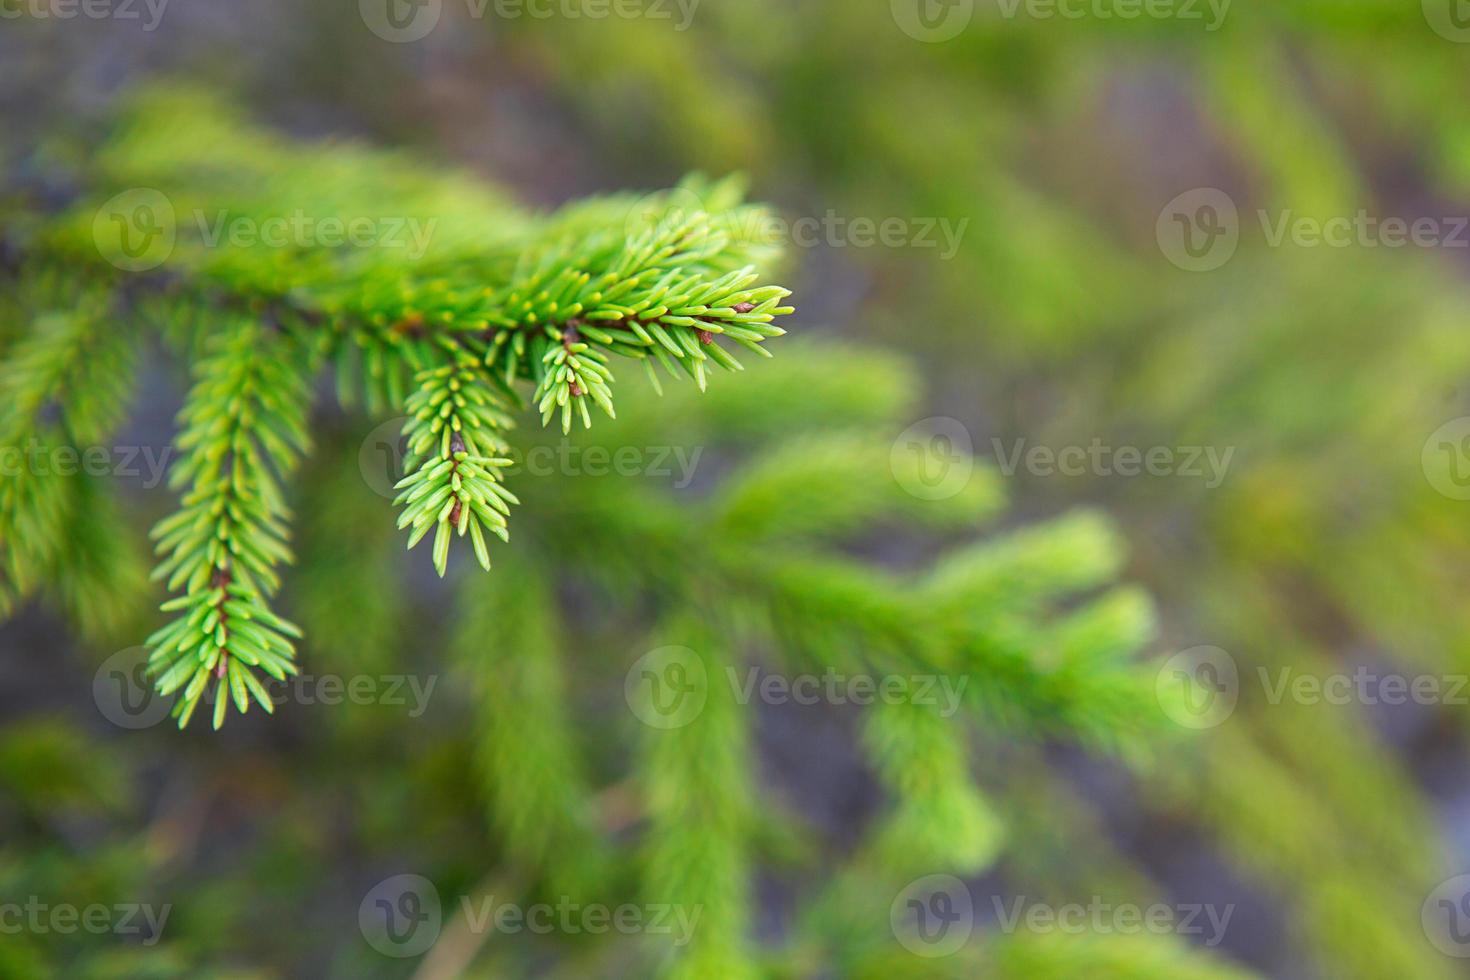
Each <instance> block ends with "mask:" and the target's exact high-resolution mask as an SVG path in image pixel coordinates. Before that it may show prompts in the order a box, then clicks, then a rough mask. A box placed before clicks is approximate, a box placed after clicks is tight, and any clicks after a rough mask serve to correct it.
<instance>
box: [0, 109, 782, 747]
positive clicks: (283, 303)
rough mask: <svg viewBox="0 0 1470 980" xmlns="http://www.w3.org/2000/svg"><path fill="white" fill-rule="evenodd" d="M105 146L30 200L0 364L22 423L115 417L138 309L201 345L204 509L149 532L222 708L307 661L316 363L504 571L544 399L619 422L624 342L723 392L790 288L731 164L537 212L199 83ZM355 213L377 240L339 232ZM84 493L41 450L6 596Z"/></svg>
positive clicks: (422, 501)
mask: <svg viewBox="0 0 1470 980" xmlns="http://www.w3.org/2000/svg"><path fill="white" fill-rule="evenodd" d="M90 150H91V152H92V153H93V154H94V159H95V161H96V166H95V168H94V170H93V171H92V172H89V173H87V174H86V179H87V181H88V182H89V185H90V186H89V191H90V192H89V193H85V194H83V195H82V196H81V197H80V199H79V200H77V201H75V202H73V204H72V205H71V206H70V207H69V208H68V209H66V211H65V213H63V214H61V215H52V214H46V213H43V212H42V211H41V210H40V209H34V210H32V209H30V208H28V206H27V205H28V203H29V202H28V201H27V200H26V198H25V197H22V198H20V200H19V202H18V203H16V204H13V205H11V207H13V208H14V209H15V213H14V214H12V215H10V218H11V221H10V224H11V227H13V228H14V229H16V234H15V236H14V237H15V239H16V240H15V241H12V242H9V243H7V244H8V245H9V246H10V247H11V248H12V249H13V250H14V251H15V252H16V253H17V254H18V255H19V256H20V258H19V259H18V260H17V261H15V262H13V263H12V268H11V270H10V275H11V276H12V277H13V278H14V279H15V280H16V282H17V289H16V292H17V295H18V296H19V297H20V302H19V304H18V305H19V310H18V311H17V312H18V313H19V314H20V316H21V317H23V318H25V319H27V320H28V321H29V330H28V331H24V332H23V334H22V336H21V337H20V339H19V340H18V341H17V342H16V344H15V346H14V347H13V349H12V351H11V353H10V357H9V361H8V364H7V366H6V368H5V369H4V372H3V375H0V393H3V394H0V403H3V404H4V405H5V406H6V408H5V409H4V411H3V415H0V432H3V434H4V435H5V436H7V437H8V439H7V444H8V445H17V444H21V443H24V442H25V441H26V439H27V438H38V439H42V440H47V439H64V440H65V441H67V442H69V443H70V444H73V445H76V446H85V445H88V444H91V443H96V442H98V441H99V440H101V439H103V438H104V437H105V435H106V433H107V431H108V427H109V426H110V425H112V424H115V423H116V422H117V421H118V416H120V415H121V414H122V412H123V409H124V407H125V404H126V401H127V394H128V387H127V383H126V378H127V373H126V371H125V370H120V369H119V363H121V364H124V365H125V364H126V362H127V360H128V359H129V358H130V356H131V355H130V345H133V344H136V343H137V342H139V341H140V340H141V339H142V329H143V328H146V327H149V326H151V327H156V328H158V329H159V332H160V333H161V335H162V336H163V337H164V338H165V339H167V340H169V341H171V342H172V343H173V344H174V345H175V347H176V348H178V349H179V350H180V352H181V353H183V354H184V355H185V356H186V357H188V358H189V359H190V360H191V361H192V363H193V365H194V367H193V380H194V386H193V389H192V391H191V392H190V394H189V397H188V400H187V403H186V404H185V406H184V409H183V411H182V413H181V415H180V419H179V421H180V425H181V433H180V436H179V439H178V443H177V447H176V448H177V449H178V451H179V452H180V454H181V455H180V458H179V459H178V460H177V461H176V462H175V464H174V467H173V470H172V473H171V476H170V485H171V486H172V487H173V488H175V489H176V490H179V491H181V492H182V499H181V504H180V508H179V510H178V511H177V512H176V513H174V514H172V515H171V516H169V517H167V518H165V519H164V520H162V521H161V522H160V523H159V524H158V525H157V527H156V528H155V529H154V532H153V533H154V537H155V538H156V539H157V551H158V563H157V566H156V568H155V570H154V577H155V578H157V579H161V580H163V581H164V582H165V583H166V584H167V587H168V589H169V590H170V591H171V592H173V593H175V597H174V598H172V599H170V600H169V601H168V602H167V603H165V605H164V607H163V608H164V610H165V611H166V612H169V613H171V614H173V615H174V616H175V618H174V619H173V620H172V621H171V622H169V623H168V624H167V625H165V626H164V627H163V628H162V629H160V630H158V631H157V632H156V633H154V634H153V635H152V636H151V637H150V638H149V641H148V646H149V647H150V649H151V650H152V659H151V669H152V672H153V674H154V676H155V677H156V678H157V683H158V689H159V691H160V692H161V693H163V694H172V693H174V692H180V694H181V696H180V697H179V698H178V699H177V701H176V703H175V711H176V714H177V717H178V721H179V724H180V726H183V725H185V724H187V723H188V721H189V720H190V718H191V717H192V716H193V715H194V713H195V711H196V709H197V708H198V706H199V704H200V703H201V701H202V700H205V699H206V698H208V699H209V700H211V701H212V704H213V708H212V714H213V723H214V725H215V727H219V726H220V725H221V724H222V723H223V721H224V718H225V715H226V713H227V712H228V710H229V706H230V705H233V706H234V707H235V708H236V709H237V710H239V711H241V712H244V711H246V710H247V709H248V707H249V705H250V703H251V702H252V701H254V702H257V703H259V704H260V705H261V706H262V707H264V708H265V709H266V710H270V701H269V699H268V697H267V696H266V695H265V692H264V689H263V688H262V687H261V679H260V674H262V673H263V674H266V675H269V676H271V677H274V678H277V679H283V678H285V677H286V676H287V675H288V674H291V673H294V672H296V670H297V669H298V668H297V665H296V649H295V645H294V643H293V641H294V640H295V639H297V638H299V637H300V631H299V630H297V628H296V627H295V626H294V625H292V624H291V623H290V622H289V621H287V620H286V619H283V618H282V617H281V616H279V615H277V614H276V613H275V612H274V611H272V608H271V606H270V600H271V597H272V596H273V595H274V594H275V593H276V592H277V591H278V589H279V587H280V573H281V569H282V566H284V565H286V564H288V563H289V562H290V561H291V557H292V556H291V550H290V544H289V541H290V536H291V534H290V519H291V512H290V508H289V506H288V503H287V501H288V499H289V496H290V493H289V490H288V487H287V484H286V479H287V478H288V477H289V476H290V475H291V472H292V470H293V469H295V467H296V466H297V464H298V463H299V461H300V459H301V457H302V455H303V454H304V453H305V452H307V451H308V449H309V446H310V442H311V440H310V438H309V435H308V432H307V418H308V415H309V412H310V409H311V400H312V394H313V390H314V386H313V379H314V376H315V374H316V373H317V367H318V365H320V364H322V363H325V362H330V363H331V364H332V365H333V366H334V371H335V374H336V387H337V391H338V394H339V396H340V398H341V399H342V400H343V401H344V402H346V403H349V404H351V403H355V402H356V401H357V400H358V399H364V400H365V401H366V404H367V406H368V408H369V409H370V410H371V411H373V412H375V413H378V414H385V413H388V412H397V413H398V414H401V415H406V416H407V417H408V421H407V423H406V424H405V427H404V436H405V437H406V440H407V446H408V455H407V458H406V460H405V464H406V465H405V472H404V474H403V475H402V480H401V482H400V483H399V484H398V487H397V488H396V489H398V490H400V491H401V493H400V494H399V496H398V498H397V500H396V503H397V504H398V505H399V506H400V508H401V509H400V513H399V518H398V524H399V527H400V528H402V529H404V530H405V531H406V532H407V534H408V538H407V542H408V546H409V547H410V548H412V547H413V546H414V545H416V544H418V543H419V542H420V541H421V540H424V539H425V538H429V537H430V536H431V535H432V549H433V563H434V566H435V568H436V569H437V571H438V573H439V574H440V575H441V576H442V575H444V574H445V571H446V568H447V564H448V561H449V551H450V544H451V541H452V540H453V539H454V538H456V537H459V538H467V539H468V544H469V545H470V546H471V547H472V550H473V553H474V556H475V558H476V560H477V561H478V562H479V564H480V565H482V566H483V567H484V568H485V569H486V570H488V569H489V568H490V567H491V553H490V547H489V545H488V542H487V537H489V536H491V535H493V536H495V537H497V538H500V539H502V540H509V533H510V532H509V528H510V506H511V505H512V504H515V503H518V500H517V497H516V495H515V493H514V492H513V491H512V490H511V489H509V488H508V487H507V486H506V483H505V481H504V480H503V479H502V475H501V471H502V469H503V468H505V467H506V466H508V465H509V460H507V459H506V458H505V457H504V455H503V452H504V450H505V448H506V442H505V435H504V434H505V432H506V431H507V430H508V429H509V428H510V426H511V425H512V424H513V421H514V417H515V415H516V414H517V410H518V409H519V408H522V407H528V406H529V407H532V408H534V410H535V411H537V412H538V413H539V414H540V417H541V420H542V421H543V422H545V423H551V422H553V421H555V422H558V423H559V425H560V426H561V429H562V431H563V432H569V431H570V430H571V427H572V425H573V423H574V422H580V423H581V424H582V425H583V426H584V427H585V426H590V425H591V424H592V412H593V410H594V409H595V410H597V411H599V412H601V413H605V414H606V415H608V416H613V415H615V407H614V405H615V401H614V382H615V372H614V367H613V365H614V364H615V363H616V362H617V361H623V362H631V361H643V362H644V364H645V366H646V367H647V368H648V370H649V375H650V377H653V374H652V369H653V366H654V365H659V366H661V367H662V368H663V369H665V370H666V371H667V372H668V373H670V374H671V375H674V376H676V377H682V376H685V375H687V376H688V377H689V378H692V379H693V380H694V381H695V382H696V383H697V384H698V386H699V387H700V389H701V390H702V389H704V388H705V387H706V385H707V383H708V380H709V372H710V370H711V369H712V368H715V367H719V368H721V369H726V370H740V369H741V363H740V361H739V360H738V359H737V358H736V352H737V351H740V352H744V353H755V354H759V355H765V354H766V350H765V348H764V347H763V346H762V345H763V344H764V342H765V341H766V340H768V339H770V338H772V337H776V336H779V335H780V334H782V333H783V332H784V331H783V330H782V329H781V328H780V327H779V326H776V325H775V320H776V319H777V318H778V317H780V316H782V315H784V314H787V313H790V312H791V309H792V308H791V307H789V306H783V305H782V300H783V299H784V298H785V297H786V296H787V295H788V291H787V290H785V289H783V288H781V287H780V286H776V285H772V284H770V283H768V282H765V281H764V280H763V278H762V275H761V273H760V271H758V270H759V268H760V267H761V266H763V265H765V264H767V263H768V262H769V260H771V259H772V258H773V257H774V256H773V254H772V253H771V251H770V250H769V249H768V248H765V247H763V246H760V245H758V244H757V243H753V242H750V241H744V240H741V238H740V236H739V235H738V234H736V232H737V231H738V229H739V228H741V227H750V226H751V225H752V222H751V216H752V215H756V214H758V213H759V212H758V210H757V209H752V208H751V207H749V206H747V205H743V204H742V203H741V202H740V194H741V191H740V188H739V186H738V184H737V183H736V182H734V181H732V180H726V181H723V182H719V183H710V182H708V181H705V180H703V179H701V178H693V179H692V180H691V181H689V182H687V183H686V184H685V185H682V186H681V188H680V189H679V192H678V193H675V194H663V195H659V194H654V195H648V196H645V197H641V198H640V197H638V196H636V195H614V196H608V197H603V198H595V199H589V200H584V201H580V202H577V203H575V204H573V205H571V206H569V207H566V208H564V209H562V210H561V211H558V212H555V213H553V214H550V215H533V214H529V213H526V212H524V211H522V210H521V209H519V208H517V207H515V206H513V205H511V204H510V203H509V202H507V201H504V200H501V199H500V198H499V197H498V196H497V195H495V194H493V193H492V192H490V191H488V190H486V189H485V188H484V187H482V186H481V185H480V184H478V183H477V182H475V181H472V180H469V179H468V178H464V177H459V176H455V175H452V174H451V175H445V174H442V173H434V172H433V170H432V168H431V167H429V166H427V165H426V164H424V163H422V162H420V161H413V160H409V159H406V158H402V157H399V156H395V155H393V154H388V153H382V152H377V151H372V150H368V149H364V148H361V147H356V146H350V145H343V144H330V145H322V146H305V147H303V146H299V145H295V144H292V143H289V142H287V141H285V140H282V139H279V138H277V137H274V136H272V135H271V134H269V133H268V132H266V131H264V130H262V129H260V128H258V127H255V126H252V125H251V124H250V123H249V122H247V121H246V120H243V119H241V118H239V117H238V116H237V115H235V114H234V113H233V112H231V111H230V109H229V108H228V107H227V106H225V105H223V104H221V103H220V102H219V101H217V100H216V99H214V98H212V97H211V96H209V95H206V94H200V93H199V92H197V91H194V90H175V89H160V90H155V91H152V92H150V93H148V94H146V95H144V96H142V97H140V98H139V99H138V100H137V102H136V104H135V105H134V106H133V108H132V110H131V111H130V112H129V113H128V114H127V115H126V116H125V118H124V119H123V121H122V122H121V123H120V124H119V126H118V127H117V130H116V132H114V133H112V134H111V135H110V136H109V137H108V138H107V140H106V141H105V142H104V144H103V145H101V146H100V147H95V148H90ZM690 200H695V201H697V202H699V206H700V208H703V210H701V209H697V208H691V207H689V205H688V202H689V201H690ZM333 222H336V223H337V224H336V225H333V224H332V223H333ZM756 224H758V222H756ZM343 228H345V229H360V230H361V232H362V235H361V237H360V238H358V239H347V243H346V244H345V245H344V242H343V240H342V236H343V230H342V229H343ZM273 229H274V230H276V232H277V234H275V235H274V236H272V234H271V232H272V230H273ZM334 229H336V230H335V231H334ZM101 260H106V261H101ZM62 270H64V271H62ZM37 293H41V294H44V295H42V296H40V297H39V298H35V297H33V296H32V294H37ZM119 320H121V321H122V323H123V329H119V328H118V322H117V321H119ZM130 331H136V335H134V333H131V332H130ZM653 380H654V383H655V384H657V383H658V382H657V379H656V377H654V379H653ZM53 404H54V405H55V406H56V407H57V409H58V412H59V422H53V421H50V416H48V415H47V414H46V409H47V407H48V406H51V405H53ZM72 493H73V491H72V490H71V488H70V487H68V486H66V485H62V484H59V483H57V480H56V478H55V477H54V476H47V475H45V474H37V473H32V472H24V473H18V474H15V475H12V476H7V477H5V478H4V482H3V485H0V539H3V541H4V544H5V555H6V557H5V561H4V569H3V576H0V601H3V602H4V603H5V606H6V607H7V608H10V607H13V605H14V602H15V601H16V600H17V599H19V598H22V597H24V596H26V595H28V594H30V593H31V592H32V591H34V590H35V589H36V588H37V586H38V584H39V583H40V582H41V581H42V580H43V579H46V578H53V579H56V580H58V581H62V580H65V578H66V577H67V575H68V574H71V573H72V572H73V571H74V570H73V569H69V568H65V567H63V565H62V556H61V555H60V554H59V549H60V547H61V545H62V543H63V542H65V541H66V540H67V538H68V535H67V533H66V528H67V525H68V522H69V521H71V520H73V519H75V518H76V517H77V512H76V510H75V507H74V504H75V502H74V501H70V499H69V498H70V496H71V495H72ZM69 504H70V505H72V506H69Z"/></svg>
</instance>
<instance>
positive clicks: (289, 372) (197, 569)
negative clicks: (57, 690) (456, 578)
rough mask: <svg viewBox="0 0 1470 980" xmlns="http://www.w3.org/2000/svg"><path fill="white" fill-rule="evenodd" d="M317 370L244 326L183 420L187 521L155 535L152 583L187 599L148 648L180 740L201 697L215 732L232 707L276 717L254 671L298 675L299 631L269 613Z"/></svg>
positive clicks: (209, 371)
mask: <svg viewBox="0 0 1470 980" xmlns="http://www.w3.org/2000/svg"><path fill="white" fill-rule="evenodd" d="M310 360H311V359H310V357H309V356H307V354H306V352H303V351H300V350H297V349H294V348H293V346H292V345H290V344H289V343H286V342H284V341H283V340H282V339H280V338H279V337H277V336H274V335H273V334H271V333H270V332H269V331H268V330H267V329H266V328H264V327H262V326H261V325H259V324H258V323H255V322H253V321H250V320H239V321H237V322H236V323H234V324H232V327H231V330H230V331H229V332H227V333H223V334H222V335H221V336H220V337H219V338H218V342H217V344H216V346H215V349H214V351H213V352H212V353H211V355H210V356H209V357H208V358H206V359H205V360H204V361H202V362H200V363H199V364H198V365H197V367H196V370H195V377H196V379H197V380H196V383H195V385H194V388H193V390H192V391H190V393H189V397H188V400H187V401H186V403H185V405H184V408H183V410H182V411H181V412H180V415H179V419H180V422H181V424H182V425H183V431H182V432H181V433H180V435H179V438H178V446H179V449H180V450H181V451H182V453H183V455H182V456H181V458H180V459H179V460H178V462H176V463H175V465H174V467H173V470H172V471H171V473H170V475H169V483H170V485H171V486H173V487H176V488H177V487H185V486H187V491H186V492H185V494H184V496H183V500H182V507H181V509H180V510H179V511H178V512H177V513H176V514H174V515H173V516H171V517H167V518H165V519H164V520H162V521H160V522H159V523H158V525H157V526H156V527H154V529H153V536H154V537H155V538H156V539H157V551H158V554H159V556H160V561H159V563H158V566H157V568H156V569H155V570H154V573H153V577H154V578H155V579H166V580H167V582H168V587H169V589H170V590H172V591H178V592H180V593H181V594H180V595H179V596H178V597H177V598H175V599H172V600H170V601H168V602H166V603H164V605H163V607H162V608H163V609H164V611H166V612H175V613H178V614H179V615H178V616H177V618H175V619H174V620H173V621H172V622H171V623H169V624H168V625H166V626H164V627H163V628H162V629H160V630H159V631H158V632H156V633H154V634H153V635H152V636H151V637H149V639H148V646H149V647H150V648H151V650H152V655H151V656H150V658H149V666H150V669H151V670H152V672H153V673H154V675H155V676H156V677H157V678H158V690H159V693H160V694H164V695H167V694H171V693H174V692H176V691H181V692H182V694H181V696H180V698H179V700H178V701H177V702H176V703H175V705H174V713H175V716H176V717H177V718H178V722H179V727H180V728H182V727H184V726H185V725H187V724H188V722H189V719H190V718H191V717H193V714H194V711H195V709H196V708H198V706H199V703H200V701H201V700H202V699H203V698H204V697H205V695H206V694H213V696H214V699H215V700H214V727H215V728H218V727H219V726H220V725H221V724H222V723H223V721H224V717H225V713H226V711H227V705H228V704H229V703H230V702H231V701H233V702H234V704H235V707H236V710H238V711H240V712H241V713H242V714H243V713H244V712H245V711H246V710H248V708H249V704H250V700H251V698H254V700H255V701H256V702H258V703H259V704H260V706H261V707H262V708H264V709H265V710H266V711H267V712H271V711H273V710H274V709H273V705H272V703H271V699H270V696H269V695H268V694H267V692H266V690H265V688H264V686H263V685H262V684H261V682H260V679H259V678H258V677H257V675H256V670H257V669H258V670H260V671H263V672H265V673H266V674H269V675H270V676H271V677H274V678H276V679H277V680H284V679H285V678H286V676H287V675H288V674H294V673H296V672H297V667H296V664H295V662H294V661H295V647H294V645H293V644H292V642H291V640H290V637H299V636H300V631H299V630H298V629H297V628H296V627H295V626H294V625H293V624H292V623H290V622H288V621H287V620H284V619H282V618H280V617H279V616H277V615H276V614H275V613H274V612H272V611H271V609H270V608H269V606H268V604H267V601H268V599H269V598H270V597H271V596H272V595H274V594H275V592H276V591H277V589H278V588H279V587H280V578H279V574H278V572H277V571H276V569H277V566H279V565H280V564H282V563H284V562H286V561H289V560H290V557H291V553H290V550H289V548H288V546H287V539H288V531H287V528H286V523H285V522H286V520H287V518H288V516H289V510H288V508H287V506H286V502H285V497H284V493H283V491H282V488H281V485H280V482H279V481H280V478H281V477H283V476H285V475H286V474H288V473H289V472H290V471H291V470H292V469H293V468H294V467H295V465H296V463H297V461H298V459H299V458H300V456H301V454H302V453H303V452H305V451H306V448H307V446H308V443H309V440H308V437H307V433H306V411H307V407H308V404H309V398H310V389H309V386H308V382H307V377H308V376H309V374H308V371H307V370H304V368H308V367H309V362H310ZM304 362H305V363H304ZM211 681H213V686H212V687H211Z"/></svg>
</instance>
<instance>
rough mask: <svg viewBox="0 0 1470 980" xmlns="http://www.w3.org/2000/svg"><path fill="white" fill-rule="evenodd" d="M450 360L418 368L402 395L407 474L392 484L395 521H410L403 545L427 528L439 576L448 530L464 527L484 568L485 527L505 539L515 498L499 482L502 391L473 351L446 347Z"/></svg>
mask: <svg viewBox="0 0 1470 980" xmlns="http://www.w3.org/2000/svg"><path fill="white" fill-rule="evenodd" d="M451 357H452V363H450V364H446V365H443V366H442V367H438V368H434V369H432V370H428V371H423V372H420V374H419V375H418V378H417V382H418V390H416V391H415V392H414V393H413V394H412V395H411V396H410V397H409V399H408V402H407V405H406V407H407V409H408V411H409V412H411V413H412V417H411V418H410V419H409V421H408V422H407V423H405V425H404V428H403V434H404V435H405V436H407V437H408V455H407V456H406V457H405V460H404V468H405V470H406V471H407V473H408V475H407V476H405V477H404V478H403V479H402V480H400V481H398V484H397V485H396V486H395V488H394V489H396V490H399V491H400V493H399V494H398V497H397V498H396V499H395V500H394V504H395V505H402V506H403V512H402V513H401V514H399V516H398V527H399V528H400V529H402V528H410V532H409V537H408V547H409V548H410V549H412V548H413V546H414V545H416V544H418V543H419V541H421V540H422V539H423V538H424V536H425V535H426V534H428V533H429V531H430V529H434V568H435V569H436V570H437V571H438V572H439V575H440V577H441V578H442V577H443V576H444V572H445V568H446V566H447V563H448V560H449V541H450V538H451V536H452V535H455V534H457V535H459V536H460V537H464V535H465V532H466V531H469V534H470V540H471V542H473V544H474V548H475V557H476V558H477V559H478V560H479V562H480V565H481V567H483V568H484V569H485V570H486V571H489V570H490V552H489V549H488V548H487V547H486V545H485V529H487V528H488V529H489V531H490V533H491V534H494V535H495V536H496V537H498V538H500V539H501V540H502V541H509V540H510V532H509V531H508V530H507V525H506V518H508V517H509V516H510V505H511V504H518V503H520V501H519V500H518V499H517V498H516V496H515V494H513V493H511V492H510V491H509V490H508V489H506V487H505V486H504V484H503V482H502V477H501V473H500V471H501V470H502V469H504V468H505V467H507V466H510V465H512V460H510V459H508V458H506V457H505V455H504V454H505V452H506V451H507V450H508V449H509V448H510V447H509V445H508V444H507V443H506V441H505V439H504V437H502V436H501V434H500V432H501V430H502V429H505V428H508V427H509V426H510V425H511V420H510V417H509V416H508V415H506V414H505V412H504V411H502V408H501V398H500V396H499V394H498V393H497V392H496V391H495V390H494V389H493V388H492V387H491V384H490V382H489V379H488V378H486V376H485V374H484V371H483V369H482V368H481V367H480V366H479V365H478V364H477V363H476V362H475V360H474V359H473V358H470V357H469V356H468V355H466V354H464V353H463V352H460V351H451Z"/></svg>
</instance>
